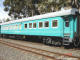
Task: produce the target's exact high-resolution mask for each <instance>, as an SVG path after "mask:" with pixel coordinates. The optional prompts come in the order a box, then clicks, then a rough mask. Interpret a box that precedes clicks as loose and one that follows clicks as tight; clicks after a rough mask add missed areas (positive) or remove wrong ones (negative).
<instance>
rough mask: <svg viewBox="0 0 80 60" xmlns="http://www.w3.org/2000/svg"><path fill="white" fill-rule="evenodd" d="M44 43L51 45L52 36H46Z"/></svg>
mask: <svg viewBox="0 0 80 60" xmlns="http://www.w3.org/2000/svg"><path fill="white" fill-rule="evenodd" d="M46 43H47V45H52V38H50V37H47V40H46Z"/></svg>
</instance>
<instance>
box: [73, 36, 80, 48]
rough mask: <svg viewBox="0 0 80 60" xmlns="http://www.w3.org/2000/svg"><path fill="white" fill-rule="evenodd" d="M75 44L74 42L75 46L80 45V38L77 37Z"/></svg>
mask: <svg viewBox="0 0 80 60" xmlns="http://www.w3.org/2000/svg"><path fill="white" fill-rule="evenodd" d="M73 44H74V47H78V46H79V45H80V40H79V38H76V39H75V40H74V42H73Z"/></svg>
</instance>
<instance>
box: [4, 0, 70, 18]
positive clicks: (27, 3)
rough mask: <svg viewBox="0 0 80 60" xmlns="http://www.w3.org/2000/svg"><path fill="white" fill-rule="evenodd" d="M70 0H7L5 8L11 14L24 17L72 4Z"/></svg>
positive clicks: (15, 16)
mask: <svg viewBox="0 0 80 60" xmlns="http://www.w3.org/2000/svg"><path fill="white" fill-rule="evenodd" d="M68 1H69V0H5V1H4V3H3V4H4V6H5V8H4V10H5V11H9V16H12V17H14V18H16V19H17V18H23V17H28V16H33V15H39V14H43V13H48V12H52V11H57V10H60V9H61V7H65V6H68V5H70V3H69V2H68Z"/></svg>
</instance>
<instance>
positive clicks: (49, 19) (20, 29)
mask: <svg viewBox="0 0 80 60" xmlns="http://www.w3.org/2000/svg"><path fill="white" fill-rule="evenodd" d="M77 11H78V10H77V9H75V8H73V9H68V10H61V11H57V12H51V13H47V14H42V15H37V16H33V17H28V18H23V19H19V20H13V21H9V22H5V23H1V24H0V27H1V30H0V33H1V35H3V36H7V37H8V36H15V38H25V39H27V37H28V38H32V39H33V40H35V39H37V40H40V41H42V42H43V43H44V44H52V45H59V46H61V45H64V46H71V45H74V46H75V47H76V46H79V44H80V40H79V30H80V29H79V24H80V21H79V18H78V15H77Z"/></svg>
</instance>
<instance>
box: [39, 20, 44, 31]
mask: <svg viewBox="0 0 80 60" xmlns="http://www.w3.org/2000/svg"><path fill="white" fill-rule="evenodd" d="M40 22H42V27H39V23H40ZM43 27H44V23H43V21H39V22H38V28H39V29H41V28H43Z"/></svg>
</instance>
